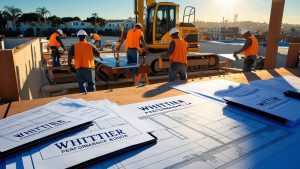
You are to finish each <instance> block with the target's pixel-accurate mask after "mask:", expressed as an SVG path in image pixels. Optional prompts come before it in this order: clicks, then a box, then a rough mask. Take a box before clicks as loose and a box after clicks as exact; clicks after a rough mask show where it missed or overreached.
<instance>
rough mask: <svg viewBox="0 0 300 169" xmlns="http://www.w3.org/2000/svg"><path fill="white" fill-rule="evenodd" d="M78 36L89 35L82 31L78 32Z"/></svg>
mask: <svg viewBox="0 0 300 169" xmlns="http://www.w3.org/2000/svg"><path fill="white" fill-rule="evenodd" d="M77 36H88V35H87V33H86V32H85V31H84V30H82V29H81V30H79V31H78V32H77Z"/></svg>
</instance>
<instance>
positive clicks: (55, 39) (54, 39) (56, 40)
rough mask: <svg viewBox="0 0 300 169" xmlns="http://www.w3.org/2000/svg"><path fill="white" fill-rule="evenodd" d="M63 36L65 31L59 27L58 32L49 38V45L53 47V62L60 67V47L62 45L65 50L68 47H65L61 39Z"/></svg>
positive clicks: (54, 65)
mask: <svg viewBox="0 0 300 169" xmlns="http://www.w3.org/2000/svg"><path fill="white" fill-rule="evenodd" d="M62 36H63V31H62V30H61V29H57V30H56V32H54V33H53V34H52V35H51V36H50V39H49V46H50V49H51V56H52V64H53V67H60V62H59V58H60V53H59V50H58V48H59V47H60V46H61V47H62V48H63V50H64V51H66V50H67V49H66V48H65V46H64V44H63V43H62V41H61V38H60V37H62Z"/></svg>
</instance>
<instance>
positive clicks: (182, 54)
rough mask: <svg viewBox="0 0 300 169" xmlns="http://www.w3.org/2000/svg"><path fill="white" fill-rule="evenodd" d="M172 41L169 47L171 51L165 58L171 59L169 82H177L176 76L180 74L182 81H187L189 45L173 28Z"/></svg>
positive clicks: (171, 32) (171, 31)
mask: <svg viewBox="0 0 300 169" xmlns="http://www.w3.org/2000/svg"><path fill="white" fill-rule="evenodd" d="M170 35H171V36H172V39H173V40H172V41H171V43H170V45H169V50H168V52H167V54H166V55H165V57H167V58H169V59H170V63H171V68H170V70H169V82H173V81H175V80H176V75H177V74H179V77H180V80H187V72H186V65H187V52H188V44H187V43H186V42H185V40H183V39H181V38H180V37H179V30H178V29H177V28H172V29H171V30H170Z"/></svg>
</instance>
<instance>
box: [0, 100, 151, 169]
mask: <svg viewBox="0 0 300 169" xmlns="http://www.w3.org/2000/svg"><path fill="white" fill-rule="evenodd" d="M74 101H75V100H74ZM76 102H82V101H79V100H76ZM85 104H86V105H88V106H89V105H90V106H94V107H95V108H98V113H99V114H101V113H102V114H106V115H105V116H102V117H99V118H95V119H93V121H94V125H93V126H90V127H89V128H88V129H86V130H84V131H80V132H76V133H72V134H69V135H68V136H64V137H61V138H57V139H56V140H54V141H51V142H48V143H46V144H44V145H41V146H37V147H35V148H32V149H31V150H30V151H27V152H24V153H22V154H21V155H20V154H19V155H18V156H16V157H15V158H12V159H8V160H6V162H5V165H6V167H7V168H9V167H12V168H14V167H15V168H20V169H21V168H28V169H33V168H37V169H47V168H55V169H63V168H68V167H73V166H77V165H79V164H82V163H86V162H87V163H90V162H92V161H91V160H95V159H96V158H97V160H99V159H101V158H102V159H105V158H106V157H105V155H107V154H112V153H115V155H116V154H117V153H118V152H117V151H120V150H122V151H123V150H125V149H126V148H128V147H131V148H130V149H134V148H136V147H140V146H141V145H142V144H148V143H154V142H155V141H156V140H155V138H154V137H153V136H151V135H149V134H148V133H147V132H145V129H144V128H143V125H140V126H138V125H137V124H141V123H139V122H138V120H136V119H134V118H131V117H128V116H125V114H124V112H122V111H121V110H120V109H118V107H116V106H115V105H114V104H112V103H110V102H109V101H107V100H103V101H97V102H93V104H87V103H84V102H83V103H82V105H85ZM121 112H122V113H121ZM86 115H87V114H85V115H82V117H83V118H84V116H86ZM140 128H142V129H141V130H140ZM130 149H129V150H130ZM84 165H85V164H84ZM0 168H1V167H0Z"/></svg>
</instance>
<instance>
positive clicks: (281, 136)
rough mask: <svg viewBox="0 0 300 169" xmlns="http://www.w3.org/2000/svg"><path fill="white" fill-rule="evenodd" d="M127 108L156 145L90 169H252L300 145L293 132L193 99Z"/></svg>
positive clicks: (136, 105)
mask: <svg viewBox="0 0 300 169" xmlns="http://www.w3.org/2000/svg"><path fill="white" fill-rule="evenodd" d="M123 108H124V109H125V110H127V111H128V112H131V115H133V116H135V117H137V118H139V119H141V120H143V121H144V122H145V123H148V124H151V125H152V126H154V127H155V131H154V132H153V134H154V135H155V136H156V137H157V138H158V142H157V144H156V145H154V146H152V147H151V148H148V149H145V150H143V151H141V152H139V151H137V152H132V153H130V154H127V155H124V156H122V157H119V158H117V159H114V160H110V161H108V162H106V163H103V164H99V165H95V166H92V167H91V168H92V169H98V168H99V169H100V168H112V169H125V168H128V169H136V168H143V169H147V168H151V169H158V168H191V169H194V168H201V169H211V168H251V167H253V166H255V165H258V164H259V163H260V162H262V161H263V160H265V159H266V158H269V157H270V156H272V155H273V154H274V153H275V152H278V151H280V150H281V149H283V148H284V147H286V146H287V145H288V144H290V143H295V142H297V141H298V140H297V138H298V139H299V136H298V137H297V136H295V134H294V133H293V132H290V131H287V130H284V129H281V128H279V127H276V126H273V125H269V124H268V123H264V122H261V121H257V120H255V119H253V118H249V117H247V116H244V115H243V114H242V113H240V112H239V110H235V109H232V108H230V107H225V106H224V105H222V104H219V103H216V102H212V101H210V100H204V99H202V98H199V97H196V96H193V95H183V96H177V97H171V98H165V99H161V100H154V101H149V102H143V103H137V104H131V105H125V106H123ZM257 157H258V158H257ZM241 166H242V167H241Z"/></svg>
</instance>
